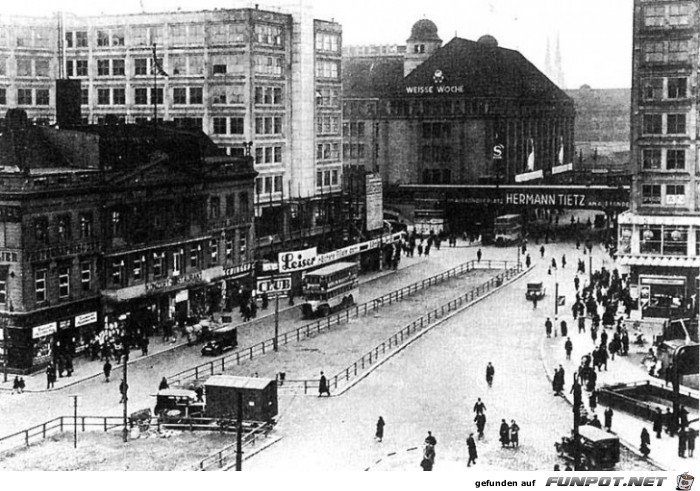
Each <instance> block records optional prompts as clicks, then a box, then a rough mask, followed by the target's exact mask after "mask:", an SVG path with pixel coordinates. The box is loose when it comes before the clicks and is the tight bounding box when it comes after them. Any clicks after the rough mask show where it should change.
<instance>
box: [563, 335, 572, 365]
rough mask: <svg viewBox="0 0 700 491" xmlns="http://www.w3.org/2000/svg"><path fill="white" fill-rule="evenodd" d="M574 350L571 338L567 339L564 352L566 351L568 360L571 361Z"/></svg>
mask: <svg viewBox="0 0 700 491" xmlns="http://www.w3.org/2000/svg"><path fill="white" fill-rule="evenodd" d="M573 350H574V344H573V343H572V342H571V338H566V343H564V351H566V359H567V360H570V359H571V352H572V351H573Z"/></svg>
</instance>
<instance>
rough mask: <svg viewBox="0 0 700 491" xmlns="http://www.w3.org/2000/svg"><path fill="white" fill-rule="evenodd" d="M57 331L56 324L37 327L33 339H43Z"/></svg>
mask: <svg viewBox="0 0 700 491" xmlns="http://www.w3.org/2000/svg"><path fill="white" fill-rule="evenodd" d="M57 329H58V324H56V323H55V322H49V323H48V324H42V325H41V326H36V327H34V328H32V339H37V338H43V337H44V336H48V335H49V334H53V333H55V332H56V330H57Z"/></svg>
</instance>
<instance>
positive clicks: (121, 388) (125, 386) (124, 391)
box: [119, 379, 129, 404]
mask: <svg viewBox="0 0 700 491" xmlns="http://www.w3.org/2000/svg"><path fill="white" fill-rule="evenodd" d="M128 390H129V384H127V383H126V381H124V379H122V381H121V383H120V384H119V393H120V394H121V395H122V398H121V399H119V404H123V403H125V402H126V401H128V400H129V398H128V397H127V396H126V394H127V392H128Z"/></svg>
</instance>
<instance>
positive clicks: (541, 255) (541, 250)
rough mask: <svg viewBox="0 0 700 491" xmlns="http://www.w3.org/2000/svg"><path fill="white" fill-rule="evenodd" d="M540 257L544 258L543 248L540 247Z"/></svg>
mask: <svg viewBox="0 0 700 491" xmlns="http://www.w3.org/2000/svg"><path fill="white" fill-rule="evenodd" d="M540 257H544V246H540Z"/></svg>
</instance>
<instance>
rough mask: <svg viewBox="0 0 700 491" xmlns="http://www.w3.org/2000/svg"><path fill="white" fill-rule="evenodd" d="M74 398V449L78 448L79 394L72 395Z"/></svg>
mask: <svg viewBox="0 0 700 491" xmlns="http://www.w3.org/2000/svg"><path fill="white" fill-rule="evenodd" d="M68 397H72V398H73V448H78V397H80V395H79V394H70V395H69V396H68Z"/></svg>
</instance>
